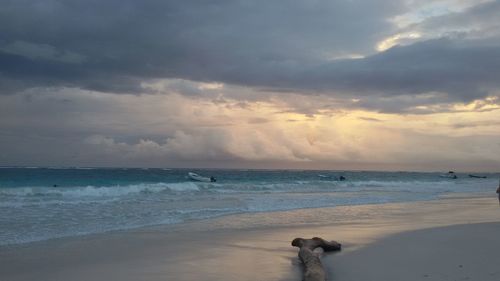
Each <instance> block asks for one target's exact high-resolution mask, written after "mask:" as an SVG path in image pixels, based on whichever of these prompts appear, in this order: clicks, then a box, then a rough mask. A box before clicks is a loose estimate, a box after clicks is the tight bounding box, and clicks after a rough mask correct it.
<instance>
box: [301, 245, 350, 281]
mask: <svg viewBox="0 0 500 281" xmlns="http://www.w3.org/2000/svg"><path fill="white" fill-rule="evenodd" d="M292 246H294V247H298V248H300V250H299V258H300V260H301V261H302V263H303V264H304V281H325V280H326V273H325V269H324V268H323V265H322V264H321V260H320V259H319V256H318V255H316V254H315V253H314V252H313V251H314V249H316V248H318V247H320V248H322V249H323V251H325V252H329V251H340V248H341V245H340V243H337V242H336V241H326V240H324V239H322V238H319V237H313V238H312V239H304V238H295V239H293V241H292Z"/></svg>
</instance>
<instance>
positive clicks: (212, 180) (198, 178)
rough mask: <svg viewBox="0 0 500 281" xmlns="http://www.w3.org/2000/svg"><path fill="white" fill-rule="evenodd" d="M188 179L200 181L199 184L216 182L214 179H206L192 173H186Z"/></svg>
mask: <svg viewBox="0 0 500 281" xmlns="http://www.w3.org/2000/svg"><path fill="white" fill-rule="evenodd" d="M188 178H189V179H190V180H194V181H201V182H216V181H217V179H216V178H214V177H209V178H207V177H204V176H200V175H198V174H196V173H193V172H189V173H188Z"/></svg>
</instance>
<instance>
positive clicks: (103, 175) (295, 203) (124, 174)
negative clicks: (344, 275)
mask: <svg viewBox="0 0 500 281" xmlns="http://www.w3.org/2000/svg"><path fill="white" fill-rule="evenodd" d="M188 172H195V173H198V174H200V175H203V176H207V177H210V176H214V177H216V178H217V182H215V183H205V182H194V181H190V180H189V179H188V178H187V173H188ZM440 174H441V173H438V172H436V173H420V172H418V173H417V172H373V171H309V170H307V171H302V170H219V169H217V170H208V169H207V170H200V169H189V170H187V169H129V168H38V167H26V168H8V167H5V168H0V245H9V244H21V243H27V242H33V241H41V240H47V239H52V238H57V237H67V236H77V235H84V234H91V233H102V232H107V231H112V230H123V229H132V228H138V227H143V226H153V225H171V224H178V223H183V222H189V221H194V220H205V219H209V218H213V217H219V216H224V215H229V214H241V213H255V212H273V211H284V210H294V209H303V208H318V207H335V206H349V205H363V204H383V203H391V202H412V201H423V200H435V199H439V198H442V197H446V196H454V195H458V194H460V196H464V194H465V196H488V195H491V194H494V192H495V189H496V187H497V186H498V177H499V175H498V174H484V173H483V174H481V175H483V176H487V178H470V177H469V176H468V174H460V173H458V174H457V176H458V178H457V179H448V178H442V177H440ZM340 176H343V177H345V178H346V180H345V181H339V180H338V178H339V177H340Z"/></svg>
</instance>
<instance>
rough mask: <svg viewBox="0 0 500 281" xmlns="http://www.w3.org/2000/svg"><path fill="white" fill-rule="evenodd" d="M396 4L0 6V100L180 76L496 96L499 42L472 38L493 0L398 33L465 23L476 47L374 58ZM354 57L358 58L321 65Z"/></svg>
mask: <svg viewBox="0 0 500 281" xmlns="http://www.w3.org/2000/svg"><path fill="white" fill-rule="evenodd" d="M401 3H402V2H401V1H368V2H366V1H326V0H325V1H322V0H318V1H291V2H290V3H287V5H284V4H283V2H282V1H250V2H249V1H224V0H218V1H158V0H149V1H62V2H61V1H43V2H40V1H28V0H24V1H19V0H15V1H4V2H3V3H2V7H0V33H1V34H2V35H3V36H2V39H0V82H1V85H2V87H1V88H0V92H1V93H12V92H16V91H18V90H20V89H23V88H29V87H34V86H65V87H78V88H83V89H91V90H97V91H104V92H128V93H139V92H144V91H145V89H144V88H142V87H141V83H142V82H143V81H147V80H148V79H154V78H183V79H188V80H197V81H220V82H225V83H233V84H239V85H247V86H253V87H263V88H271V89H275V90H279V89H287V90H291V91H302V92H308V91H321V92H325V93H333V94H336V95H355V96H367V95H368V96H374V95H377V96H394V95H418V94H427V93H429V92H441V93H446V94H449V96H448V97H447V98H446V99H445V100H448V101H470V100H473V99H477V98H482V97H484V96H486V95H489V94H491V93H492V92H493V91H494V90H495V89H498V88H499V86H500V85H499V83H500V80H499V79H498V76H499V74H500V73H499V69H500V59H499V58H500V40H497V39H498V37H495V36H496V34H493V35H495V36H493V37H491V36H490V37H489V38H488V40H486V39H484V38H477V37H478V36H477V33H478V32H480V31H481V28H483V27H484V28H485V29H488V30H490V29H491V26H494V23H495V22H496V20H494V19H492V17H491V14H493V12H492V11H497V12H498V11H499V10H500V4H499V3H500V2H499V1H494V2H491V3H486V4H482V5H480V6H478V7H472V8H470V9H468V10H465V11H464V12H461V13H455V14H452V15H446V16H440V17H432V18H430V19H427V20H425V21H423V22H421V23H418V24H415V25H413V26H410V27H407V28H406V29H405V30H408V29H409V28H414V29H415V30H420V31H422V30H424V31H429V30H432V29H437V27H440V28H442V29H443V30H442V31H441V33H440V34H446V32H447V31H454V30H465V29H466V27H471V28H472V27H474V28H475V29H474V30H473V31H470V32H469V33H471V34H472V33H473V34H475V36H473V37H474V39H469V38H468V37H467V36H465V38H463V37H464V36H462V37H461V38H460V37H454V38H449V39H432V37H431V39H430V40H429V41H427V42H421V43H415V44H413V45H409V46H401V47H396V48H392V49H389V50H387V51H385V52H383V53H379V54H374V46H375V45H376V43H377V42H379V41H380V40H382V39H383V38H386V37H387V36H389V35H391V34H394V33H395V32H398V31H397V30H396V28H395V26H394V25H392V24H390V23H389V21H388V19H389V18H391V17H394V16H396V15H398V14H401V13H403V12H405V8H406V7H405V6H404V5H403V4H401ZM482 15H484V16H485V17H484V18H483V20H482V21H481V22H480V23H481V24H475V23H476V22H477V21H476V20H475V19H478V18H481V16H482ZM488 15H490V16H488ZM492 22H493V23H492ZM458 23H461V24H460V25H459V24H458ZM454 28H455V29H454ZM466 33H467V32H466ZM489 35H491V34H489ZM439 36H440V35H439V34H438V35H437V37H439ZM352 54H364V55H367V56H366V58H363V59H343V60H342V59H341V60H334V61H331V60H330V59H331V58H338V57H343V56H349V55H352ZM329 60H330V61H329ZM368 107H369V105H368Z"/></svg>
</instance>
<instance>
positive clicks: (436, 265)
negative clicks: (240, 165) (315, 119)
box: [0, 198, 500, 281]
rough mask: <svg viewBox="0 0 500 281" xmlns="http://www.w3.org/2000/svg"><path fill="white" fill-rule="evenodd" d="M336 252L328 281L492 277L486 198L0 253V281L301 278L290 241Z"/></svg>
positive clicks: (495, 273)
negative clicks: (305, 240)
mask: <svg viewBox="0 0 500 281" xmlns="http://www.w3.org/2000/svg"><path fill="white" fill-rule="evenodd" d="M312 236H321V237H324V238H325V239H334V240H337V241H339V242H341V243H342V244H343V246H344V248H343V250H342V252H340V253H335V254H327V255H324V256H323V263H324V265H325V267H326V270H327V272H328V277H329V280H372V281H377V280H407V281H411V280H483V281H484V280H486V281H487V280H499V278H500V267H499V266H498V260H499V256H500V240H499V238H498V237H500V207H499V206H498V201H496V199H495V198H472V199H461V198H458V199H457V198H455V199H453V198H449V199H442V200H437V201H429V202H418V203H398V204H384V205H367V206H349V207H337V208H321V209H307V210H296V211H288V212H275V213H256V214H245V215H234V216H227V217H221V218H217V219H211V220H206V221H202V222H193V223H186V224H183V225H177V226H164V227H150V228H143V229H136V230H129V231H118V232H112V233H105V234H99V235H87V236H80V237H72V238H63V239H54V240H50V241H44V242H37V243H30V244H24V245H15V246H4V247H2V248H0V280H6V281H14V280H151V281H153V280H179V281H184V280H186V281H187V280H207V281H211V280H214V281H215V280H218V281H226V280H227V281H229V280H291V281H293V280H297V281H298V280H301V265H300V262H299V260H298V258H297V249H295V248H293V247H291V246H290V241H291V240H292V239H293V238H295V237H312Z"/></svg>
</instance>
